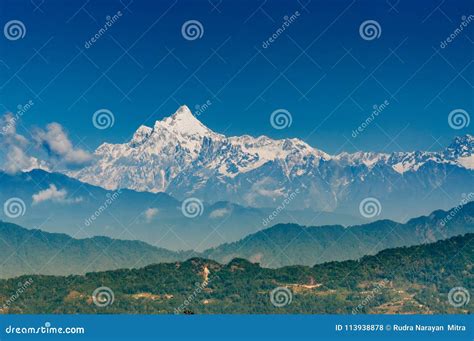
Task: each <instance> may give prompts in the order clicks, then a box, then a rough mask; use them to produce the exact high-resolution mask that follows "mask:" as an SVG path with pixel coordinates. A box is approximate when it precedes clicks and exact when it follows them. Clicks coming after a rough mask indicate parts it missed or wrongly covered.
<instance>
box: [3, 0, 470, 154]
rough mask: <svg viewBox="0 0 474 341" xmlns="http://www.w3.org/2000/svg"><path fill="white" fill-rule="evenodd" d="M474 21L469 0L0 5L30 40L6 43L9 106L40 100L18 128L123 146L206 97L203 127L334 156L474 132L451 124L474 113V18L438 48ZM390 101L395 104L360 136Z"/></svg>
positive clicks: (88, 144) (433, 143) (430, 144)
mask: <svg viewBox="0 0 474 341" xmlns="http://www.w3.org/2000/svg"><path fill="white" fill-rule="evenodd" d="M118 11H120V12H121V13H122V16H120V18H119V19H118V20H117V21H116V22H115V23H114V24H113V25H111V27H110V28H109V29H108V30H107V32H105V33H104V34H103V35H101V37H100V38H99V39H98V40H97V41H96V42H95V43H94V44H92V46H90V47H89V48H85V43H86V41H88V40H90V38H91V37H93V36H94V35H95V34H96V33H97V32H98V31H99V29H100V28H101V27H103V26H104V24H105V23H106V21H107V19H106V17H107V16H113V15H114V14H116V13H117V12H118ZM297 11H298V13H299V16H297V18H296V19H295V20H294V21H293V22H292V23H291V24H289V25H288V27H286V29H285V31H284V32H283V33H282V34H279V35H278V37H277V38H276V39H275V41H274V42H273V43H271V44H270V46H268V47H266V48H264V47H263V46H262V44H263V42H265V41H266V40H267V39H268V38H269V37H271V36H272V35H273V34H274V33H275V32H277V30H278V29H279V28H280V27H282V25H283V23H284V21H285V19H284V17H285V16H291V15H292V14H294V13H296V12H297ZM472 13H473V6H472V2H469V1H467V0H466V1H456V2H455V3H451V2H449V3H448V2H446V3H444V2H442V1H408V0H400V1H395V0H392V1H391V2H390V1H388V2H386V1H384V0H377V1H376V0H373V1H362V0H360V1H342V0H338V1H331V2H328V1H316V0H313V1H308V0H301V1H299V2H297V1H266V2H265V1H250V0H241V1H216V0H214V1H207V0H203V1H196V0H194V1H191V0H189V1H185V0H179V1H159V2H151V1H145V0H133V1H131V0H122V1H118V0H114V1H109V0H104V1H94V2H92V1H91V2H88V1H73V0H69V1H59V0H51V1H44V2H41V1H33V2H31V1H30V0H4V1H2V2H1V4H0V23H1V25H2V27H4V25H5V24H6V23H7V22H9V21H10V20H20V21H21V22H22V23H23V24H24V26H25V28H26V33H25V36H24V37H23V38H22V39H18V40H8V39H5V38H4V36H1V39H0V51H1V53H0V59H1V62H0V86H1V87H0V104H1V106H0V110H2V111H3V112H7V111H16V110H17V109H16V108H17V106H18V105H23V104H25V103H27V102H28V101H30V100H32V101H33V102H34V105H33V106H32V108H31V109H29V110H28V111H27V112H26V113H25V114H24V115H23V116H22V118H21V122H20V126H21V127H20V130H29V129H31V128H32V127H34V126H40V127H43V126H44V125H46V124H47V123H50V122H58V123H60V124H61V125H62V126H63V127H64V128H65V129H66V130H67V131H68V132H69V134H70V137H71V139H72V140H73V141H74V143H76V144H79V145H80V146H81V147H82V148H84V149H87V150H93V149H94V148H96V147H97V146H98V145H99V144H100V143H102V142H104V141H107V142H114V143H119V142H124V141H127V140H128V139H129V138H130V135H131V134H133V132H134V131H135V130H136V128H138V126H139V125H141V124H147V125H153V122H154V121H155V120H159V119H161V118H163V117H165V116H168V115H169V114H171V113H173V112H174V111H175V110H176V109H177V108H178V106H179V105H181V104H186V105H188V106H189V107H190V108H191V109H193V110H195V106H196V105H200V104H204V103H206V102H207V101H210V102H211V103H212V104H211V105H210V106H209V108H208V109H207V110H205V112H204V113H202V114H201V115H200V116H199V119H200V120H201V121H202V122H203V123H204V124H206V125H207V126H208V127H210V128H211V129H213V130H215V131H217V132H221V133H225V134H227V135H241V134H250V135H262V134H264V135H268V136H271V137H274V138H284V137H299V138H302V139H304V140H305V141H307V142H308V143H310V144H311V145H313V146H315V147H317V148H320V149H322V150H324V151H327V152H329V153H335V152H338V151H340V150H347V151H355V150H372V151H398V150H413V149H431V150H439V149H441V148H442V147H441V145H446V144H448V143H449V142H450V141H451V140H452V139H453V137H454V136H456V135H461V134H465V133H472V131H473V130H472V127H473V124H474V123H471V125H470V126H469V127H465V128H464V129H460V130H454V129H452V128H451V127H450V126H449V124H448V121H447V120H448V114H449V113H450V112H451V111H452V110H454V109H464V110H465V111H466V112H468V113H472V112H473V109H474V105H473V98H474V96H473V88H472V86H473V85H474V77H473V75H474V64H472V57H473V43H474V32H473V27H474V21H473V22H471V23H469V24H468V25H467V27H465V28H464V30H463V32H462V33H460V34H458V35H456V37H455V38H454V39H453V41H452V42H451V43H449V44H447V46H446V47H445V48H441V47H440V43H441V42H442V41H444V40H445V39H446V38H447V37H448V36H450V35H451V34H452V33H453V32H454V30H455V29H456V28H458V27H459V26H460V25H461V23H462V22H463V18H462V17H463V16H469V15H470V14H472ZM188 20H197V21H199V22H200V23H201V24H202V27H203V34H202V37H201V38H199V39H196V40H187V39H185V38H184V37H183V35H182V32H181V28H182V25H183V23H185V22H186V21H188ZM366 20H375V21H377V22H378V24H379V25H380V28H381V34H380V37H378V38H376V39H373V40H365V39H362V37H361V35H360V33H359V27H360V25H361V24H362V23H363V22H364V21H366ZM471 26H473V27H471ZM384 101H388V102H389V105H388V106H387V108H386V109H384V110H383V112H381V113H380V115H378V116H377V118H376V120H374V121H373V122H372V123H371V124H370V125H369V126H368V127H367V128H366V129H365V130H364V131H363V133H361V134H359V135H358V136H357V137H356V138H353V137H352V136H351V134H352V131H353V130H355V129H357V127H358V126H359V125H360V124H361V123H362V122H363V121H365V120H366V118H367V117H368V116H369V115H370V113H371V111H372V110H373V106H374V105H380V104H382V103H384ZM102 108H106V109H108V110H110V111H111V112H113V114H114V117H115V123H114V126H113V127H111V128H109V129H106V130H98V129H96V128H95V127H94V125H93V124H92V116H93V114H94V112H96V111H97V110H99V109H102ZM276 109H285V110H288V112H290V113H291V116H292V125H291V126H290V127H288V128H286V129H281V130H276V129H274V128H272V126H271V124H270V122H269V119H270V115H271V113H272V112H273V111H274V110H276ZM470 116H472V114H471V115H470Z"/></svg>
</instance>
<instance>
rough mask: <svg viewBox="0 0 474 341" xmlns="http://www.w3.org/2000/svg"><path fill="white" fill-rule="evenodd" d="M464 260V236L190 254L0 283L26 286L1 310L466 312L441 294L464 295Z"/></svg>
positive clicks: (470, 253) (473, 244) (1, 290)
mask: <svg viewBox="0 0 474 341" xmlns="http://www.w3.org/2000/svg"><path fill="white" fill-rule="evenodd" d="M473 262H474V234H467V235H465V236H458V237H454V238H451V239H448V240H444V241H438V242H436V243H433V244H427V245H420V246H413V247H402V248H396V249H389V250H385V251H382V252H380V253H378V254H377V255H375V256H366V257H363V258H361V259H360V260H357V261H344V262H331V263H325V264H320V265H316V266H314V267H307V266H290V267H283V268H280V269H265V268H261V267H260V266H259V265H257V264H252V263H250V262H248V261H246V260H242V259H234V260H232V261H231V262H230V263H228V264H227V265H221V264H219V263H216V262H215V261H211V260H206V259H200V258H193V259H190V260H188V261H185V262H174V263H167V264H157V265H150V266H147V267H145V268H143V269H133V270H115V271H107V272H99V273H89V274H86V275H85V276H68V277H52V276H24V277H21V278H16V279H11V280H1V281H0V302H7V301H8V299H9V298H11V297H12V296H14V295H15V293H18V286H19V283H25V282H26V281H29V283H31V284H30V285H28V287H26V288H25V289H24V290H23V292H22V293H21V294H18V295H17V297H16V299H15V300H13V302H11V303H10V304H8V305H7V306H4V307H3V309H2V310H1V311H2V312H3V313H25V314H30V313H146V314H147V313H152V314H164V313H168V314H172V313H174V312H178V313H187V314H191V313H194V314H203V313H335V314H338V313H346V314H350V313H426V314H433V313H472V312H473V310H474V304H473V301H472V300H471V301H470V302H467V301H465V302H464V303H465V304H463V305H461V306H459V307H455V306H454V305H452V304H450V303H449V299H448V293H449V291H450V290H451V289H452V288H455V287H462V288H464V289H465V290H466V291H468V292H471V293H472V292H473V289H474V271H473ZM99 287H108V288H110V290H111V291H112V292H113V294H114V301H113V303H112V304H108V305H106V306H105V307H100V306H98V305H96V304H94V302H93V297H92V296H93V292H94V290H96V289H97V288H99ZM275 288H280V289H279V290H280V295H278V296H274V302H275V300H276V303H277V304H279V303H282V302H283V303H287V304H285V305H283V306H281V307H277V306H276V305H274V304H272V300H271V299H270V297H271V294H270V293H271V292H272V291H273V290H274V289H275ZM281 288H285V289H281ZM281 290H284V293H283V294H282V291H281ZM285 295H287V296H286V297H285ZM290 297H291V300H290V299H289V298H290ZM285 299H286V300H285ZM10 301H11V300H10ZM100 302H102V301H100V300H99V303H100ZM108 302H109V303H110V301H108ZM0 307H1V305H0ZM176 309H178V310H176Z"/></svg>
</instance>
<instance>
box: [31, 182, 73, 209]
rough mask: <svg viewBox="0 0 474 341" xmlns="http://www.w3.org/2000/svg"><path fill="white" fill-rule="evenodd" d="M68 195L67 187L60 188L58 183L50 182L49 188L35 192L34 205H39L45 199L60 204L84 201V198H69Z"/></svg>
mask: <svg viewBox="0 0 474 341" xmlns="http://www.w3.org/2000/svg"><path fill="white" fill-rule="evenodd" d="M67 195H68V193H67V191H66V190H65V189H58V188H57V187H56V185H54V184H50V185H49V187H48V188H47V189H44V190H41V191H39V192H38V193H36V194H33V197H32V198H33V205H37V204H39V203H41V202H45V201H52V202H56V203H60V204H72V203H77V202H81V201H82V198H80V197H78V198H68V197H67Z"/></svg>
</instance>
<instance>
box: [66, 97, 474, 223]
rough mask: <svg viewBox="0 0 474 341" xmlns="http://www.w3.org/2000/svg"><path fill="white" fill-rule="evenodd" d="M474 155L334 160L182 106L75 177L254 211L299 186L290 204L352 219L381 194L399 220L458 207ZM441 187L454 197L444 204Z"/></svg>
mask: <svg viewBox="0 0 474 341" xmlns="http://www.w3.org/2000/svg"><path fill="white" fill-rule="evenodd" d="M473 152H474V137H473V136H472V135H470V134H466V135H464V136H461V137H457V138H455V139H454V140H453V142H452V143H451V144H450V145H449V146H448V147H447V148H446V149H445V150H442V151H440V152H420V151H415V152H394V153H390V154H386V153H374V152H356V153H351V154H349V153H345V152H342V153H340V154H337V155H329V154H327V153H325V152H324V151H321V150H319V149H317V148H314V147H312V146H310V145H308V144H307V143H306V142H304V141H302V140H300V139H297V138H288V139H281V140H274V139H271V138H269V137H267V136H259V137H252V136H249V135H243V136H230V137H226V136H224V135H222V134H219V133H216V132H214V131H212V130H210V129H209V128H207V127H206V126H205V125H203V124H202V123H201V122H200V121H199V120H198V119H197V118H196V117H195V116H194V115H193V114H192V113H191V111H190V110H189V109H188V108H187V107H186V106H181V107H180V108H179V109H178V111H177V112H176V113H175V114H174V115H172V116H169V117H166V118H164V119H163V120H161V121H156V122H155V124H154V126H153V127H146V126H141V127H139V128H138V130H137V131H136V132H135V134H134V136H133V138H132V139H131V140H130V141H129V142H126V143H123V144H110V143H104V144H102V145H101V146H99V147H98V148H97V149H96V151H95V153H94V155H95V157H96V159H97V161H96V163H95V164H92V165H90V166H88V167H85V168H83V169H80V170H74V171H69V172H68V173H67V174H68V175H70V176H72V177H74V178H77V179H79V180H80V181H83V182H86V183H90V184H95V185H99V186H102V187H104V188H106V189H116V188H130V189H134V190H137V191H148V192H153V193H156V192H166V193H168V194H171V195H173V196H174V197H176V198H177V199H179V200H184V199H186V198H188V197H198V198H200V199H201V200H203V201H208V202H215V201H229V202H233V203H237V204H240V205H244V206H251V207H276V206H278V204H279V203H280V202H281V201H282V200H284V199H285V196H287V195H289V194H291V193H294V192H295V191H297V190H299V191H300V194H299V195H298V196H297V197H296V198H295V200H294V201H292V202H291V203H290V204H289V205H290V207H291V208H308V209H313V210H316V211H329V212H332V211H334V212H340V213H345V214H350V215H355V214H357V207H356V205H351V203H353V202H360V201H361V200H363V199H364V198H366V197H372V196H373V197H376V198H378V200H380V202H382V203H383V202H386V203H387V205H385V209H384V210H382V212H381V214H382V216H384V217H386V218H390V219H395V220H400V219H402V218H406V217H405V213H407V215H408V216H416V215H420V214H423V213H426V212H430V211H432V210H434V209H436V208H440V207H441V208H448V207H449V206H453V205H454V204H455V201H454V200H452V198H455V197H459V196H460V195H461V194H462V193H464V192H465V190H466V188H465V186H463V185H462V184H463V183H466V182H469V181H472V177H473V175H474V156H473V155H474V153H473ZM395 184H396V186H395ZM442 191H444V192H446V193H448V194H449V197H451V198H449V197H447V198H446V197H442V198H441V199H440V198H438V199H437V200H436V199H435V198H434V196H435V195H437V194H438V192H439V193H441V192H442ZM426 196H428V197H429V198H428V199H427V200H421V199H422V198H423V197H426ZM430 196H431V197H430ZM404 203H405V204H406V205H403V204H404ZM407 203H408V204H407ZM411 203H413V205H412V204H411ZM414 203H417V205H414Z"/></svg>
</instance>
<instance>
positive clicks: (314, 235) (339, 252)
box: [203, 202, 474, 268]
mask: <svg viewBox="0 0 474 341" xmlns="http://www.w3.org/2000/svg"><path fill="white" fill-rule="evenodd" d="M447 217H449V219H448V218H447ZM473 232H474V202H470V203H467V204H466V205H464V206H462V208H461V207H456V208H454V209H452V210H450V211H447V212H446V211H442V210H438V211H434V212H433V213H431V214H430V215H429V216H424V217H419V218H415V219H411V220H410V221H408V222H407V223H405V224H401V223H397V222H394V221H391V220H379V221H375V222H373V223H369V224H365V225H357V226H351V227H347V228H345V227H343V226H320V227H305V226H300V225H295V224H280V225H276V226H273V227H271V228H268V229H266V230H262V231H259V232H257V233H255V234H252V235H250V236H247V237H246V238H244V239H242V240H240V241H237V242H235V243H229V244H223V245H221V246H219V247H216V248H213V249H209V250H206V251H205V252H204V253H203V257H205V258H210V259H214V260H216V261H218V262H220V263H227V262H229V261H230V260H231V259H233V258H244V259H248V260H250V261H252V262H258V263H260V264H261V265H262V266H264V267H272V268H277V267H282V266H287V265H295V264H298V265H314V264H319V263H324V262H329V261H343V260H350V259H358V258H360V257H362V256H365V255H373V254H376V253H377V252H379V251H381V250H384V249H388V248H394V247H401V246H411V245H418V244H425V243H432V242H434V241H437V240H442V239H446V238H450V237H453V236H457V235H461V234H465V233H473Z"/></svg>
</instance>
